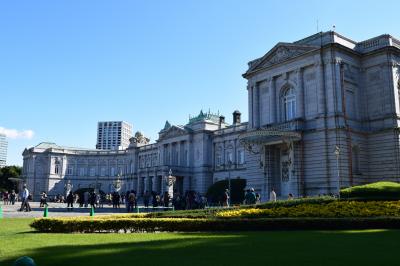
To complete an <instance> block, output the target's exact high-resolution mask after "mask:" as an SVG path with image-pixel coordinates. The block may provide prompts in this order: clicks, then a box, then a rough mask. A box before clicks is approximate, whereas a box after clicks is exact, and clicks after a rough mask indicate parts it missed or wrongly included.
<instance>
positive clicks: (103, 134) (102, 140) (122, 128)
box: [96, 121, 132, 150]
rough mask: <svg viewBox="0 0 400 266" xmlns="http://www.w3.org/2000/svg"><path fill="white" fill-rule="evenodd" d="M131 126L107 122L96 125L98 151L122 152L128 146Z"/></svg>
mask: <svg viewBox="0 0 400 266" xmlns="http://www.w3.org/2000/svg"><path fill="white" fill-rule="evenodd" d="M131 137H132V125H131V124H129V123H127V122H125V121H107V122H99V123H98V124H97V144H96V149H98V150H122V149H126V148H128V146H129V139H130V138H131Z"/></svg>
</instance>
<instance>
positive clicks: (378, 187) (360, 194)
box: [340, 181, 400, 200]
mask: <svg viewBox="0 0 400 266" xmlns="http://www.w3.org/2000/svg"><path fill="white" fill-rule="evenodd" d="M340 196H341V198H343V199H359V200H400V184H399V183H395V182H385V181H382V182H376V183H371V184H366V185H362V186H354V187H349V188H345V189H342V190H341V191H340Z"/></svg>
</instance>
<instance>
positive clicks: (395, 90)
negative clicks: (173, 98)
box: [23, 31, 400, 201]
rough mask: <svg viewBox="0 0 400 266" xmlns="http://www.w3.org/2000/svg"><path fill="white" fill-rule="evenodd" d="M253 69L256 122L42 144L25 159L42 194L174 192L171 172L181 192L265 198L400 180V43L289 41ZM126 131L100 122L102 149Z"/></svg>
mask: <svg viewBox="0 0 400 266" xmlns="http://www.w3.org/2000/svg"><path fill="white" fill-rule="evenodd" d="M248 65H249V68H248V70H247V71H246V73H245V74H243V77H244V78H245V79H247V92H248V108H249V109H248V113H249V121H248V122H241V116H240V112H238V111H235V112H234V113H233V117H232V118H233V120H232V124H231V125H228V124H227V123H225V118H224V117H223V116H220V115H219V114H212V113H210V112H208V113H203V112H200V114H199V115H197V116H195V117H192V118H190V119H189V121H188V122H186V123H185V124H184V125H173V124H170V123H169V122H168V121H167V122H166V123H165V126H164V127H163V128H162V129H161V131H160V132H159V136H158V139H157V141H156V142H155V143H153V144H150V143H149V139H147V138H146V137H145V136H143V134H141V133H140V132H138V133H136V134H135V136H134V137H132V138H131V139H130V145H129V147H128V148H127V149H124V150H118V151H110V150H107V151H102V150H84V149H72V148H67V147H61V146H58V145H56V144H54V143H41V144H39V145H37V146H35V147H32V148H30V149H26V150H25V151H24V153H23V156H24V169H23V171H24V172H23V173H24V175H25V176H27V185H28V187H29V189H30V191H32V193H33V194H34V195H35V196H36V197H38V196H39V192H40V191H48V193H49V195H54V194H58V193H63V192H64V188H65V185H66V184H67V183H68V182H71V183H72V184H73V185H74V188H75V189H78V188H94V187H99V188H100V189H101V190H103V191H105V192H111V191H112V187H113V184H114V182H116V181H118V180H117V178H121V182H122V191H126V190H132V189H133V190H135V191H137V193H138V196H139V197H140V196H142V195H143V193H144V192H145V191H146V190H147V191H154V192H156V193H161V194H162V193H164V192H165V191H166V189H167V188H166V182H165V177H166V176H168V175H169V169H171V170H172V173H173V175H174V176H175V177H176V181H175V185H174V190H175V191H176V192H177V193H179V194H180V195H184V193H185V192H186V191H190V190H194V191H197V192H199V193H201V194H205V193H206V192H207V189H208V188H209V187H210V186H211V185H212V184H213V183H215V182H217V181H221V180H226V179H230V178H232V179H233V178H234V179H239V178H240V179H245V180H246V182H247V183H246V185H247V188H254V190H255V191H256V193H259V194H260V196H261V200H262V201H266V200H268V199H269V193H270V191H271V189H274V190H275V192H276V194H277V197H278V198H280V199H286V198H287V197H288V194H289V193H290V194H293V195H294V196H295V197H304V196H313V195H319V194H331V193H333V194H337V193H338V191H339V189H340V188H341V187H347V186H352V185H358V184H363V183H370V182H376V181H380V180H392V181H399V180H400V144H399V143H400V93H399V92H400V40H397V39H396V38H394V37H392V36H390V35H380V36H377V37H375V38H372V39H368V40H365V41H362V42H355V41H353V40H351V39H349V38H346V37H344V36H342V35H340V34H338V33H336V32H332V31H330V32H324V33H318V34H315V35H312V36H309V37H307V38H305V39H302V40H299V41H296V42H293V43H282V42H280V43H278V44H276V45H275V46H274V47H273V48H272V49H271V50H270V51H269V52H267V53H266V54H265V55H264V56H262V57H260V58H258V59H255V60H253V61H251V62H249V64H248ZM207 97H210V96H209V95H206V96H205V98H204V101H206V100H207ZM196 100H199V99H196ZM177 111H180V110H178V109H177ZM160 112H162V110H161V111H160ZM110 124H111V125H110ZM110 128H111V129H110ZM118 128H121V130H122V128H123V126H122V125H121V126H120V127H119V126H118V122H102V123H99V144H100V143H101V144H104V145H99V146H98V148H103V149H104V148H111V147H112V146H113V145H114V147H116V146H118V145H119V144H118V143H119V142H117V140H118ZM100 129H101V130H100ZM110 132H111V133H110ZM113 136H115V137H116V139H117V140H116V141H113V138H112V137H113ZM122 139H123V138H122V136H121V140H122ZM121 143H123V142H121ZM106 144H108V146H107V145H106ZM118 175H119V177H118Z"/></svg>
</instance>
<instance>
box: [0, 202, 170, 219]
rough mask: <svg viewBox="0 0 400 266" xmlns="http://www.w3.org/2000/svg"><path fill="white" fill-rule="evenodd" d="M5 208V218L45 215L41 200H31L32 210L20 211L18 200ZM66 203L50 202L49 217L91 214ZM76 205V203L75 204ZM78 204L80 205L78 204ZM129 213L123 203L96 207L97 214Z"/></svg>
mask: <svg viewBox="0 0 400 266" xmlns="http://www.w3.org/2000/svg"><path fill="white" fill-rule="evenodd" d="M0 206H1V207H2V209H3V217H4V218H38V217H43V213H44V208H40V207H39V202H30V206H31V208H32V211H31V212H20V211H18V210H19V208H20V207H21V203H20V202H17V203H15V205H2V204H1V205H0ZM66 206H67V204H66V203H49V206H48V217H73V216H89V213H90V208H84V207H75V208H73V210H69V209H67V208H66ZM74 206H75V204H74ZM76 206H78V205H77V204H76ZM160 210H162V208H161V209H160V208H156V209H153V208H152V207H150V208H144V206H139V211H140V212H152V211H160ZM123 213H127V212H126V208H125V204H121V208H119V209H114V208H112V206H109V205H104V207H103V208H96V210H95V214H96V215H108V214H123Z"/></svg>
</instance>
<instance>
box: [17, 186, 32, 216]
mask: <svg viewBox="0 0 400 266" xmlns="http://www.w3.org/2000/svg"><path fill="white" fill-rule="evenodd" d="M29 198H30V194H29V190H28V188H27V187H26V185H24V186H23V191H22V204H21V208H20V209H19V211H21V212H22V211H24V209H25V211H26V212H30V211H31V210H32V209H31V206H30V205H29Z"/></svg>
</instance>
